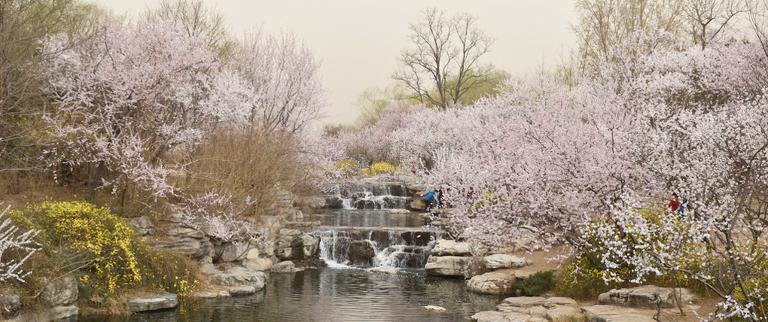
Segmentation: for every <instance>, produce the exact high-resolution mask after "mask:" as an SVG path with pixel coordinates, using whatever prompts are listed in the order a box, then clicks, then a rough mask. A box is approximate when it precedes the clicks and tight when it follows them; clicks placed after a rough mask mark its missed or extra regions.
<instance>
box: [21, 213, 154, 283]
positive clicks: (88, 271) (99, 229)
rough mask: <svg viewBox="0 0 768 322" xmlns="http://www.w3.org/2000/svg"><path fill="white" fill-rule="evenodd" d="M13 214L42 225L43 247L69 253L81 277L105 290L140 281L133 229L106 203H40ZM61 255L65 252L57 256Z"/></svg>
mask: <svg viewBox="0 0 768 322" xmlns="http://www.w3.org/2000/svg"><path fill="white" fill-rule="evenodd" d="M11 216H12V217H15V218H18V221H19V222H20V223H21V224H23V225H26V226H31V227H30V228H34V229H38V230H40V231H41V233H40V234H39V235H38V241H39V242H40V243H41V244H42V245H43V250H44V251H45V252H48V253H50V252H59V253H61V252H66V253H67V254H68V255H70V258H71V260H70V261H69V263H62V264H63V265H68V266H73V267H71V268H72V269H74V268H78V267H80V268H81V270H80V273H81V275H80V281H81V283H82V284H84V285H87V286H88V287H89V288H91V289H93V290H99V291H100V292H99V293H103V294H104V295H108V294H111V293H113V292H115V291H116V290H118V289H120V288H122V287H126V286H131V285H136V284H138V283H140V282H141V273H140V271H139V267H138V263H137V261H136V254H135V249H136V248H137V247H138V245H137V244H136V243H137V239H136V236H135V234H134V232H133V230H132V229H131V228H130V226H128V225H127V224H126V223H125V222H124V221H123V220H122V219H121V218H120V217H117V216H115V215H114V214H112V213H111V212H110V210H109V209H108V208H106V207H96V206H95V205H92V204H90V203H86V202H42V203H39V204H35V205H31V206H28V207H27V208H26V209H24V210H23V211H15V212H13V213H12V214H11ZM56 257H61V256H56Z"/></svg>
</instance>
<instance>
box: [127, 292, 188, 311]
mask: <svg viewBox="0 0 768 322" xmlns="http://www.w3.org/2000/svg"><path fill="white" fill-rule="evenodd" d="M178 305H179V300H178V298H177V297H176V294H171V293H166V294H157V295H149V296H135V297H129V298H128V312H131V313H137V312H148V311H157V310H165V309H172V308H175V307H176V306H178Z"/></svg>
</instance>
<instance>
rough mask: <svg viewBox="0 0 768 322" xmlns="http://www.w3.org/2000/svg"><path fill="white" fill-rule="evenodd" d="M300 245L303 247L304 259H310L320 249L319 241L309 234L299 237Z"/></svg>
mask: <svg viewBox="0 0 768 322" xmlns="http://www.w3.org/2000/svg"><path fill="white" fill-rule="evenodd" d="M301 244H302V246H303V247H304V257H305V258H310V257H312V256H315V254H317V251H318V250H319V249H320V247H319V246H320V239H319V238H317V237H315V236H312V235H310V234H302V235H301Z"/></svg>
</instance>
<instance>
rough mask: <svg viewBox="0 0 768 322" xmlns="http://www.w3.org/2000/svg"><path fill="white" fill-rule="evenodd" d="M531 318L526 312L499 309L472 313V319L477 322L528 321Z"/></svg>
mask: <svg viewBox="0 0 768 322" xmlns="http://www.w3.org/2000/svg"><path fill="white" fill-rule="evenodd" d="M532 318H533V317H532V316H530V315H528V314H522V313H504V312H499V311H481V312H477V313H475V314H474V315H472V320H473V321H477V322H529V321H531V319H532Z"/></svg>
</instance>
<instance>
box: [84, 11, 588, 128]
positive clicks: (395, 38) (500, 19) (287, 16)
mask: <svg viewBox="0 0 768 322" xmlns="http://www.w3.org/2000/svg"><path fill="white" fill-rule="evenodd" d="M94 2H96V3H98V4H100V5H101V6H102V7H106V8H109V9H111V10H112V11H113V12H115V13H118V14H121V13H128V14H136V13H139V12H141V11H143V10H144V9H145V8H147V7H149V6H155V5H156V3H157V2H158V0H130V1H126V0H95V1H94ZM206 2H208V3H209V4H210V6H212V7H213V8H216V9H218V10H219V11H220V12H221V13H222V14H223V15H224V16H225V18H226V21H227V23H228V24H229V28H230V31H231V32H232V33H233V34H235V35H238V36H239V35H241V34H242V33H243V32H245V31H247V30H249V29H251V28H252V27H253V26H259V25H261V26H263V27H264V28H265V29H266V30H268V31H270V32H274V33H280V32H290V33H293V34H295V35H296V36H297V37H298V38H300V39H303V41H304V42H305V43H306V44H307V45H308V46H309V47H310V48H312V50H313V51H314V52H315V54H316V55H317V57H318V58H319V60H320V62H321V64H322V65H321V68H320V73H321V78H322V80H323V87H324V90H325V93H326V101H327V106H326V108H325V110H324V115H325V118H324V119H323V120H321V123H339V122H351V121H354V119H355V118H356V117H357V107H356V106H355V105H354V102H355V100H356V99H357V97H358V95H360V93H362V92H363V91H364V90H365V89H367V88H375V87H379V88H381V87H385V86H387V85H390V84H392V83H393V81H392V79H391V76H392V73H393V72H394V71H395V70H397V69H398V67H399V65H398V62H397V58H398V56H399V54H400V52H401V50H402V49H403V48H405V47H407V46H408V43H407V36H408V24H409V23H411V22H414V21H416V20H418V19H419V17H420V16H421V11H423V10H424V9H426V8H428V7H438V8H442V9H445V10H447V11H448V12H449V13H459V12H468V13H470V14H472V15H474V16H477V17H478V18H479V22H478V24H479V25H480V27H481V28H482V29H483V30H484V31H485V32H486V33H487V34H489V35H490V36H491V37H493V38H494V39H495V43H494V45H493V47H492V48H491V50H492V51H491V52H490V53H489V54H488V55H487V57H486V62H489V63H492V64H494V65H495V66H497V67H499V68H501V69H504V70H506V71H508V72H510V73H512V74H526V73H530V72H533V71H535V70H537V69H539V68H541V67H542V66H552V65H555V64H557V63H558V62H560V60H561V59H562V57H564V56H566V55H567V53H568V52H569V51H570V50H571V49H572V48H573V46H574V36H573V32H572V27H571V26H572V24H573V23H574V22H575V20H576V17H575V12H574V8H573V2H574V0H474V1H468V0H385V1H381V0H322V1H321V0H206Z"/></svg>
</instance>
